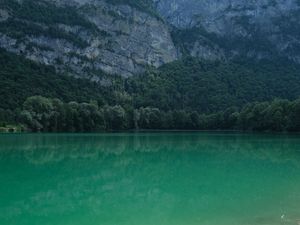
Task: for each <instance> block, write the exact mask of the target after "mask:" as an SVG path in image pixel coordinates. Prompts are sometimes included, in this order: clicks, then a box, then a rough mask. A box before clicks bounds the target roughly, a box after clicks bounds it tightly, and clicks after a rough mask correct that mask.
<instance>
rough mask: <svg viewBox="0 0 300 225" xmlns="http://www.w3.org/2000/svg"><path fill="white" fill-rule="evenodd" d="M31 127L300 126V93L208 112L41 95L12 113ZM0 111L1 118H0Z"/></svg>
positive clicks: (254, 128)
mask: <svg viewBox="0 0 300 225" xmlns="http://www.w3.org/2000/svg"><path fill="white" fill-rule="evenodd" d="M12 114H13V115H12V118H14V120H15V122H16V123H18V124H23V125H24V126H25V127H26V128H27V129H29V130H31V131H43V132H62V131H64V132H65V131H68V132H92V131H104V130H126V129H169V130H172V129H186V130H224V129H226V130H246V131H276V132H281V131H300V99H298V100H295V101H288V100H274V101H272V102H263V103H252V104H248V105H246V106H244V107H243V108H242V109H241V110H238V109H237V108H234V107H233V108H229V109H227V110H225V111H221V112H218V113H213V114H201V113H199V112H197V111H187V110H170V111H162V110H160V109H158V108H152V107H146V108H139V109H135V110H130V109H129V110H128V109H126V108H123V107H122V106H120V105H115V106H108V105H105V106H102V107H99V106H98V104H97V102H90V103H77V102H70V103H63V102H62V101H60V100H59V99H49V98H45V97H41V96H34V97H30V98H28V99H27V100H26V101H25V102H24V104H23V107H22V110H19V111H16V112H13V113H12ZM3 115H4V114H3V112H2V111H0V119H3Z"/></svg>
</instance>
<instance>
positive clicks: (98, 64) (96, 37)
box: [0, 0, 300, 80]
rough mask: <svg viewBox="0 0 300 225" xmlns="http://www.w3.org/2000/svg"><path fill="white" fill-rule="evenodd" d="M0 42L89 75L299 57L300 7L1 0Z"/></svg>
mask: <svg viewBox="0 0 300 225" xmlns="http://www.w3.org/2000/svg"><path fill="white" fill-rule="evenodd" d="M0 47H2V48H4V49H6V50H8V51H10V52H13V53H17V54H20V55H24V56H25V57H26V58H29V59H31V60H34V61H37V62H41V63H43V64H46V65H54V66H55V67H56V69H57V70H58V71H62V72H67V73H70V74H73V75H75V76H85V77H86V76H88V77H90V78H91V79H92V80H105V79H103V77H104V76H106V75H105V74H104V73H103V72H102V71H104V72H106V74H121V75H123V76H131V75H133V74H136V73H140V72H142V71H144V70H145V68H147V67H149V66H150V67H151V66H153V67H159V66H161V65H163V64H166V63H169V62H172V61H174V60H177V59H179V58H180V57H181V56H183V55H191V56H194V57H199V58H204V59H209V60H216V59H217V60H228V59H232V58H234V57H239V58H240V57H244V58H254V59H265V58H267V59H272V58H278V57H281V58H282V57H283V58H288V59H291V60H293V61H295V62H298V63H300V8H299V1H298V0H0ZM106 77H107V76H106Z"/></svg>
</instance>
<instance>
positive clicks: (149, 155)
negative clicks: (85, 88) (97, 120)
mask: <svg viewBox="0 0 300 225" xmlns="http://www.w3.org/2000/svg"><path fill="white" fill-rule="evenodd" d="M299 151H300V139H299V136H296V135H295V136H289V135H249V134H234V133H227V134H226V133H225V134H224V133H141V134H134V133H133V134H60V135H53V134H47V135H41V134H25V135H1V136H0V180H1V184H2V185H0V224H18V225H19V224H20V225H21V224H25V225H27V224H30V225H35V224H51V225H53V224H64V225H66V224H67V225H68V224H72V225H77V224H87V225H97V224H103V225H119V224H120V225H123V224H124V225H127V224H128V225H129V224H130V225H135V224H145V225H148V224H149V225H150V224H153V225H155V224H161V225H173V224H175V225H176V224H187V225H190V224H191V225H194V224H195V225H196V224H204V225H205V224H207V225H223V224H224V225H229V224H231V225H234V224H236V225H241V224H242V225H243V224H245V225H250V224H256V225H258V224H275V225H276V224H297V221H298V220H299V219H300V205H299V202H300V193H298V192H299V190H300V152H299ZM2 222H3V223H2Z"/></svg>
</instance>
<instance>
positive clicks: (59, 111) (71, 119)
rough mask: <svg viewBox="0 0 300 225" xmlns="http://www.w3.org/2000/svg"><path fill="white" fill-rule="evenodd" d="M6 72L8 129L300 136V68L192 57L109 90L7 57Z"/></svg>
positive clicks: (2, 54)
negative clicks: (296, 133)
mask: <svg viewBox="0 0 300 225" xmlns="http://www.w3.org/2000/svg"><path fill="white" fill-rule="evenodd" d="M283 64H284V65H285V66H282V65H283ZM0 65H1V70H0V79H1V82H0V127H4V128H5V127H10V126H12V125H15V126H18V127H22V128H23V129H24V130H28V131H35V132H36V131H41V132H63V131H64V132H95V131H112V130H133V129H174V130H175V129H184V130H249V131H299V126H300V125H299V124H300V100H297V99H298V98H299V96H300V76H299V74H298V71H300V67H299V66H298V65H297V64H294V63H289V62H284V61H282V62H280V66H279V64H277V63H272V62H270V61H265V62H264V61H260V62H250V61H248V62H242V61H231V62H209V61H203V60H199V59H195V58H191V57H189V58H184V59H183V60H181V61H177V62H173V63H170V64H167V65H165V66H163V67H161V68H159V69H155V68H149V69H148V70H147V71H146V72H145V73H143V74H139V75H136V76H133V77H129V78H123V77H121V76H118V75H110V76H109V77H110V79H111V80H110V85H107V86H103V85H101V84H100V83H97V82H91V81H89V80H88V79H85V78H74V77H72V76H70V75H68V74H59V73H57V72H56V71H55V68H54V67H51V66H45V65H41V64H38V63H35V62H32V61H30V60H27V59H25V58H24V57H20V56H17V55H15V54H12V53H8V52H6V51H5V50H0ZM107 77H108V76H107ZM280 99H286V100H280Z"/></svg>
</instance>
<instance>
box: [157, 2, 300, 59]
mask: <svg viewBox="0 0 300 225" xmlns="http://www.w3.org/2000/svg"><path fill="white" fill-rule="evenodd" d="M154 3H155V4H156V7H157V9H158V11H159V13H160V14H161V15H162V16H163V17H164V18H165V19H166V20H167V21H168V22H169V23H171V24H172V25H174V26H175V27H176V28H178V29H179V32H178V31H176V36H177V37H178V36H179V41H180V42H181V43H180V44H181V45H184V47H185V49H186V50H187V51H188V52H189V54H191V55H193V56H199V57H204V58H222V57H224V55H226V56H227V57H228V56H229V57H232V56H235V55H243V56H247V57H255V58H270V57H272V56H274V55H276V56H280V57H282V56H283V57H287V58H290V59H292V60H295V61H297V62H300V52H299V51H298V50H299V47H300V32H299V30H300V20H299V19H300V10H299V1H298V0H154Z"/></svg>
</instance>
